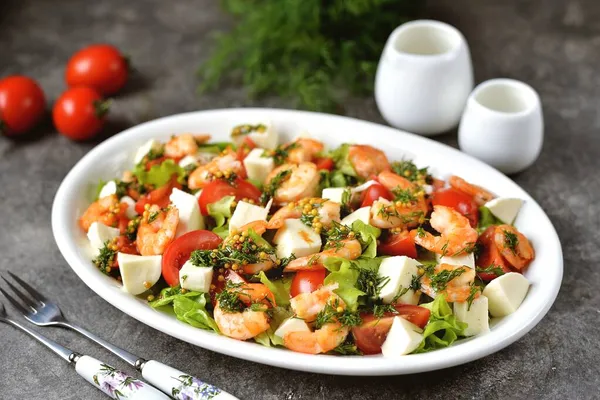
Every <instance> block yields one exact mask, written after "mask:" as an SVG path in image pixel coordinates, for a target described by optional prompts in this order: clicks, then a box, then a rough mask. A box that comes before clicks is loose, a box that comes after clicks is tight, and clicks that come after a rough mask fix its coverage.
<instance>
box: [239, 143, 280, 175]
mask: <svg viewBox="0 0 600 400" xmlns="http://www.w3.org/2000/svg"><path fill="white" fill-rule="evenodd" d="M264 152H265V151H264V150H263V149H253V150H252V151H251V152H250V153H248V155H247V156H246V158H244V167H245V168H246V173H247V174H248V178H250V179H254V180H257V181H259V182H260V183H265V180H266V179H267V176H268V175H269V174H270V173H271V171H273V169H274V168H275V161H273V157H263V156H262V155H263V153H264Z"/></svg>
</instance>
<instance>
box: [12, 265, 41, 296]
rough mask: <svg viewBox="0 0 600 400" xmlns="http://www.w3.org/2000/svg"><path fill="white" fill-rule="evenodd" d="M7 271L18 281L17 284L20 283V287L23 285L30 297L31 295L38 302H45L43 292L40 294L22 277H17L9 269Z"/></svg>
mask: <svg viewBox="0 0 600 400" xmlns="http://www.w3.org/2000/svg"><path fill="white" fill-rule="evenodd" d="M7 272H8V274H9V275H10V276H11V277H12V278H13V279H14V280H15V281H17V282H18V283H19V285H21V287H23V289H25V290H26V291H27V293H29V294H30V295H31V297H33V298H34V299H36V300H37V301H39V302H40V303H43V302H46V298H45V297H44V295H43V294H41V293H40V292H38V291H37V290H35V289H34V288H32V287H31V286H30V285H29V284H28V283H27V282H25V281H24V280H23V279H21V278H19V277H18V276H16V275H15V274H13V273H12V272H10V271H7Z"/></svg>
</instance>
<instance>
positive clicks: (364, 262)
mask: <svg viewBox="0 0 600 400" xmlns="http://www.w3.org/2000/svg"><path fill="white" fill-rule="evenodd" d="M379 264H381V258H362V257H361V258H358V259H356V260H348V259H345V258H341V257H335V258H329V259H327V260H326V261H325V264H324V265H325V268H327V269H328V270H329V271H330V274H329V275H327V277H326V278H325V280H324V281H323V283H324V284H326V285H329V284H333V283H337V285H338V288H337V289H335V290H334V292H335V293H336V294H337V295H338V296H340V297H341V298H342V300H344V303H346V306H347V307H348V309H349V310H350V311H356V310H357V308H358V306H359V305H360V304H361V298H363V301H362V302H363V303H364V298H365V296H367V292H365V291H363V290H361V289H359V288H358V280H359V277H360V276H361V272H362V273H363V274H364V272H371V273H375V274H376V273H377V271H378V270H379Z"/></svg>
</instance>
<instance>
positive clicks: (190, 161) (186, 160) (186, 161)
mask: <svg viewBox="0 0 600 400" xmlns="http://www.w3.org/2000/svg"><path fill="white" fill-rule="evenodd" d="M178 164H179V166H180V167H181V168H185V167H187V166H190V165H198V160H196V157H194V156H185V157H183V158H182V159H181V160H179V163H178Z"/></svg>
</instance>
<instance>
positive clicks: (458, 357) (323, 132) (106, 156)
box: [52, 109, 563, 375]
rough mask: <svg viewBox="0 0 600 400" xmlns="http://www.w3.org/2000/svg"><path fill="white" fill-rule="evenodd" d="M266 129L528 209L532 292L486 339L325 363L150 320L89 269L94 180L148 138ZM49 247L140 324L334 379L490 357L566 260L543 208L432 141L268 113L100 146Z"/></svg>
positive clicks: (542, 307)
mask: <svg viewBox="0 0 600 400" xmlns="http://www.w3.org/2000/svg"><path fill="white" fill-rule="evenodd" d="M264 120H270V121H272V123H273V125H274V127H275V129H276V130H277V131H278V132H280V134H281V136H282V141H283V140H289V139H291V138H293V137H294V136H295V135H297V134H299V133H302V132H305V131H306V132H310V133H311V135H313V136H315V137H317V138H319V139H321V140H323V141H324V142H325V143H326V144H327V145H329V146H336V145H339V144H340V143H343V142H354V143H368V144H371V145H374V146H376V147H379V148H381V149H384V150H385V152H386V153H387V155H388V157H390V159H392V160H399V159H401V158H403V157H404V158H412V159H413V160H414V161H415V163H416V164H417V165H418V166H430V167H431V168H432V171H433V173H434V175H436V176H447V175H449V174H457V175H460V176H461V177H463V178H465V179H467V180H468V181H472V182H474V183H476V184H480V185H483V186H484V187H486V188H487V189H490V190H492V191H493V192H495V193H496V194H498V195H500V196H511V197H518V198H521V199H524V200H525V205H524V206H523V208H522V210H521V212H520V214H519V216H518V219H517V221H516V225H517V227H518V228H519V230H520V231H521V232H523V233H524V234H525V235H526V236H527V237H528V238H529V239H530V240H531V242H532V243H533V246H534V247H535V251H536V259H535V261H534V262H533V263H532V264H531V265H530V267H529V268H528V269H527V272H526V273H525V276H526V277H527V278H528V279H529V280H530V281H531V284H532V285H531V289H530V290H529V293H528V295H527V297H526V298H525V301H524V302H523V304H522V305H521V307H520V308H519V309H518V310H517V312H515V313H514V314H512V315H509V316H508V317H505V318H503V319H501V320H498V321H494V323H493V324H492V329H491V331H490V332H489V333H486V334H483V335H480V336H476V337H473V338H470V339H465V340H462V341H460V342H457V343H456V344H455V345H454V346H451V347H448V348H445V349H441V350H437V351H432V352H429V353H424V354H414V355H408V356H404V357H402V358H399V359H389V358H383V357H382V356H345V357H340V356H330V355H318V356H315V355H307V354H301V353H294V352H291V351H288V350H285V349H277V348H267V347H263V346H261V345H259V344H255V343H251V342H241V341H237V340H233V339H230V338H227V337H225V336H220V335H217V334H214V333H211V332H208V331H203V330H201V329H196V328H193V327H192V326H189V325H186V324H184V323H182V322H179V321H178V320H177V319H175V317H173V316H170V315H167V314H163V313H160V312H158V311H155V310H154V309H152V308H151V307H149V306H148V305H147V303H146V302H145V301H144V300H142V299H140V298H137V297H135V296H132V295H130V294H127V293H125V292H124V291H122V290H121V288H120V284H119V283H118V282H117V281H115V280H113V279H111V278H109V277H107V276H105V275H103V274H102V273H101V272H100V271H98V269H97V268H95V267H94V265H93V264H92V263H91V261H90V259H91V258H90V256H89V254H88V252H89V250H88V245H87V239H86V237H85V235H84V234H83V233H82V232H81V229H80V228H79V227H78V225H77V220H78V217H79V216H80V215H81V213H82V212H83V211H84V210H85V209H86V208H87V206H88V205H89V203H90V200H91V198H92V194H91V193H93V189H94V188H95V187H96V185H97V183H98V181H99V180H100V179H104V180H108V179H112V178H114V177H115V176H120V173H121V172H122V171H123V170H125V169H128V168H131V165H132V158H133V154H134V152H135V149H137V147H138V146H140V145H141V144H142V143H143V142H145V141H146V140H148V139H151V138H162V139H166V138H168V137H169V136H170V135H171V134H174V133H182V132H197V133H204V132H208V133H211V134H212V135H213V140H228V139H229V133H230V130H231V128H232V127H233V126H234V125H236V124H238V123H244V122H249V121H264ZM52 230H53V232H54V237H55V239H56V243H57V244H58V247H59V249H60V251H61V252H62V254H63V256H64V257H65V259H66V260H67V262H68V263H69V265H70V266H71V268H73V270H74V271H75V273H77V275H78V276H79V277H80V278H81V279H82V280H83V281H84V282H85V283H86V284H87V285H88V286H89V287H90V288H91V289H92V290H93V291H95V292H96V293H97V294H98V295H100V296H101V297H102V298H104V299H105V300H106V301H108V302H109V303H111V304H112V305H113V306H115V307H117V308H118V309H120V310H121V311H123V312H125V313H127V314H129V315H130V316H132V317H134V318H136V319H138V320H139V321H141V322H143V323H145V324H147V325H149V326H151V327H153V328H155V329H158V330H160V331H162V332H164V333H166V334H169V335H171V336H174V337H176V338H178V339H181V340H185V341H186V342H189V343H192V344H195V345H197V346H201V347H204V348H206V349H209V350H213V351H217V352H219V353H223V354H227V355H230V356H233V357H239V358H242V359H245V360H250V361H255V362H258V363H263V364H268V365H273V366H277V367H283V368H289V369H295V370H301V371H309V372H317V373H327V374H340V375H396V374H409V373H416V372H423V371H431V370H437V369H441V368H446V367H450V366H454V365H458V364H462V363H466V362H469V361H472V360H475V359H478V358H481V357H484V356H486V355H488V354H491V353H494V352H496V351H498V350H500V349H502V348H504V347H506V346H508V345H509V344H511V343H513V342H514V341H516V340H518V339H519V338H520V337H522V336H523V335H524V334H525V333H527V332H528V331H529V330H530V329H532V328H533V327H534V326H535V325H536V324H537V323H538V322H539V321H540V320H541V319H542V317H543V316H544V315H545V314H546V312H548V309H549V308H550V306H551V305H552V303H553V302H554V299H555V298H556V295H557V293H558V290H559V288H560V284H561V279H562V273H563V259H562V251H561V246H560V242H559V239H558V236H557V234H556V231H555V230H554V227H553V226H552V223H551V222H550V220H549V219H548V217H547V216H546V214H545V213H544V211H542V209H541V208H540V206H539V205H538V204H537V203H536V202H535V201H534V200H533V199H532V198H531V197H530V196H529V195H528V194H527V193H526V192H525V191H524V190H523V189H521V188H520V187H519V186H517V185H516V184H515V183H514V182H513V181H511V180H510V179H508V178H507V177H506V176H504V175H503V174H501V173H500V172H498V171H496V170H495V169H493V168H491V167H489V166H488V165H486V164H484V163H482V162H480V161H478V160H476V159H474V158H472V157H469V156H467V155H465V154H463V153H461V152H459V151H458V150H455V149H453V148H451V147H448V146H446V145H443V144H440V143H437V142H435V141H433V140H430V139H426V138H423V137H420V136H416V135H413V134H409V133H406V132H401V131H398V130H395V129H392V128H388V127H384V126H381V125H377V124H374V123H370V122H365V121H359V120H356V119H351V118H345V117H339V116H333V115H326V114H318V113H310V112H301V111H288V110H275V109H227V110H214V111H200V112H193V113H187V114H180V115H174V116H171V117H166V118H161V119H158V120H156V121H151V122H147V123H144V124H141V125H138V126H136V127H133V128H131V129H128V130H126V131H124V132H122V133H120V134H118V135H116V136H114V137H112V138H110V139H108V140H106V141H105V142H103V143H102V144H100V145H99V146H97V147H96V148H94V149H93V150H92V151H90V152H89V153H88V154H87V155H86V156H85V157H83V158H82V159H81V160H80V161H79V162H78V163H77V164H76V165H75V166H74V167H73V169H72V170H71V171H70V172H69V174H68V175H67V176H66V178H65V179H64V181H63V182H62V184H61V186H60V188H59V189H58V192H57V193H56V197H55V199H54V204H53V207H52Z"/></svg>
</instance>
